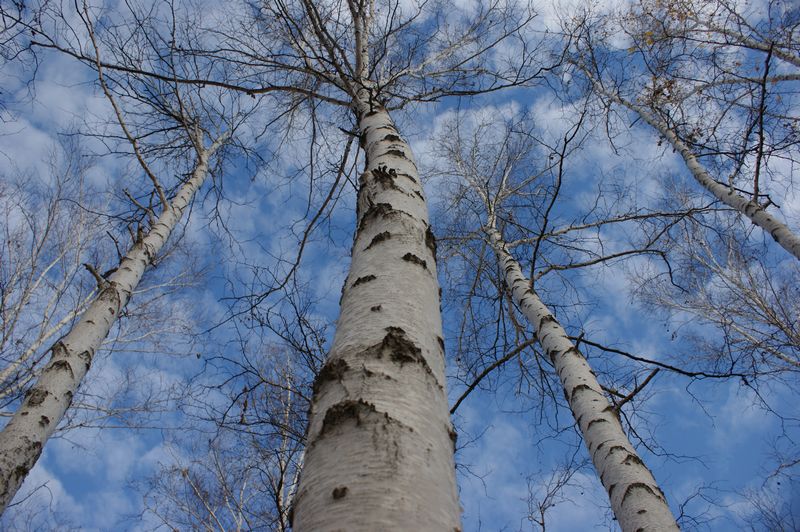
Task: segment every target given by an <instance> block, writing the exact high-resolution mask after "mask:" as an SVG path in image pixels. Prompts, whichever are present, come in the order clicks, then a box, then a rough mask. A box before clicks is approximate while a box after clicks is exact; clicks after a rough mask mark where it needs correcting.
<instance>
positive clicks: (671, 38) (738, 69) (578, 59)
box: [573, 0, 800, 259]
mask: <svg viewBox="0 0 800 532" xmlns="http://www.w3.org/2000/svg"><path fill="white" fill-rule="evenodd" d="M581 20H582V22H580V23H578V24H577V25H576V27H575V28H573V31H575V32H576V34H579V35H580V37H578V38H577V39H576V41H575V42H576V44H577V51H576V56H575V59H574V64H575V65H577V70H578V72H579V73H580V74H581V75H582V76H584V77H585V78H586V79H587V80H588V82H589V84H590V85H591V88H592V90H593V91H594V92H595V93H596V94H597V95H598V96H599V97H600V98H601V99H602V100H604V101H605V102H607V105H609V106H610V105H612V104H613V105H618V106H620V107H621V108H623V109H625V110H626V111H628V112H631V113H633V114H634V115H635V116H637V117H638V119H639V120H641V121H642V122H644V123H646V124H648V125H649V126H650V127H651V128H653V129H654V130H655V131H656V132H657V133H658V135H659V136H660V138H661V139H663V140H664V141H665V142H666V143H667V144H668V145H669V146H670V147H671V148H672V151H673V152H675V153H677V154H678V155H679V156H680V157H681V159H682V160H683V162H684V164H685V165H686V168H687V169H688V171H689V172H690V174H691V176H692V177H693V179H694V180H695V181H696V182H697V183H698V184H699V185H700V186H701V187H703V188H704V189H705V190H706V191H707V192H708V193H710V194H711V195H712V196H713V197H714V198H715V199H716V200H717V201H719V202H720V203H722V204H724V205H726V206H728V207H730V208H731V209H733V210H734V211H736V212H738V213H740V214H741V215H742V216H744V217H746V218H747V219H749V220H750V221H751V222H752V223H753V224H754V225H756V226H758V227H760V228H761V229H763V230H764V232H765V233H766V234H768V235H770V236H771V237H772V238H773V239H774V240H775V241H776V242H777V243H778V244H779V245H780V246H781V247H783V248H784V249H785V250H786V251H787V252H789V253H790V254H791V255H793V256H794V257H795V258H797V259H800V236H799V235H798V232H797V229H796V228H792V227H791V225H789V224H787V222H786V221H784V220H783V219H782V218H784V217H783V216H781V215H779V214H778V212H777V211H776V210H775V206H776V204H779V203H780V200H779V199H778V198H779V197H780V196H782V190H785V189H786V187H787V186H789V182H790V181H791V177H790V176H788V175H786V172H785V170H784V169H783V165H784V164H786V163H787V162H789V161H796V159H797V120H798V119H797V116H796V114H795V113H794V112H793V110H792V108H791V105H790V104H789V102H790V101H791V100H792V98H793V91H794V88H793V86H794V84H795V83H796V82H797V80H798V79H800V78H799V77H798V73H797V67H798V65H800V56H798V55H797V50H796V46H795V45H794V44H793V43H794V40H795V39H796V36H795V33H796V25H795V23H794V22H793V19H792V16H791V14H790V13H789V12H788V11H786V10H784V9H783V8H782V7H780V6H778V5H770V7H769V9H768V10H767V12H766V13H759V12H757V11H753V10H748V8H747V7H745V6H741V7H737V6H734V5H733V4H731V3H729V2H727V1H726V0H710V1H705V2H699V3H690V2H680V1H676V2H672V1H670V2H649V1H644V2H641V3H639V4H637V5H636V6H634V7H633V8H632V9H631V11H630V12H628V13H622V14H620V15H619V16H618V17H617V18H610V19H603V18H598V17H594V16H593V15H586V16H584V17H583V18H582V19H581ZM617 29H619V30H620V31H622V32H624V34H626V37H627V38H628V39H629V40H630V46H629V48H627V50H620V49H618V48H616V47H615V46H614V45H613V44H610V43H609V39H608V38H607V36H608V35H610V34H611V33H612V32H614V31H617ZM623 73H624V74H623ZM771 190H772V191H774V192H772V193H771V192H770V191H771ZM771 194H772V195H771Z"/></svg>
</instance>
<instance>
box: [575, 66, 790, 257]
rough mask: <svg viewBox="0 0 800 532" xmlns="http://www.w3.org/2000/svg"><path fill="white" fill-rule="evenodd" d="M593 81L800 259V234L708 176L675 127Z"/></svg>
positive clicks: (723, 199)
mask: <svg viewBox="0 0 800 532" xmlns="http://www.w3.org/2000/svg"><path fill="white" fill-rule="evenodd" d="M590 79H591V78H590ZM592 82H593V83H594V86H595V88H597V90H598V91H599V92H600V93H601V94H603V95H604V96H606V97H607V98H610V99H611V100H613V101H615V102H617V103H619V104H620V105H622V106H624V107H627V108H628V109H630V110H631V111H633V112H635V113H636V114H638V115H639V116H640V117H641V118H642V120H644V121H645V122H647V123H648V124H650V126H652V127H653V128H654V129H655V130H656V131H658V132H659V133H660V134H661V135H662V136H663V137H664V138H666V139H667V141H668V142H669V143H670V145H672V147H673V148H674V149H675V151H677V152H678V153H680V155H681V157H682V158H683V161H684V162H685V163H686V167H687V168H688V169H689V171H690V172H691V173H692V176H693V177H694V179H695V180H696V181H697V182H698V183H700V185H702V186H703V187H704V188H705V189H706V190H708V191H709V192H710V193H711V194H712V195H713V196H714V197H715V198H717V200H719V201H721V202H722V203H724V204H725V205H727V206H728V207H730V208H732V209H734V210H736V211H738V212H740V213H741V214H743V215H745V216H747V218H749V219H750V221H751V222H753V224H754V225H757V226H758V227H760V228H761V229H763V230H764V231H766V232H767V233H769V234H770V235H771V236H772V238H774V239H775V242H777V243H778V244H780V245H781V247H783V249H785V250H786V251H788V252H789V253H791V254H792V255H794V257H795V258H797V259H798V260H800V235H798V234H796V233H794V232H793V231H792V230H791V229H789V228H788V227H787V226H786V225H785V224H783V223H781V222H780V221H778V220H777V219H776V218H775V217H774V216H772V215H771V214H769V213H768V212H767V210H766V209H765V208H764V207H762V206H761V205H760V204H759V203H758V202H757V201H756V200H754V199H748V198H746V197H744V196H742V195H741V194H739V193H738V192H737V191H736V190H734V189H733V188H732V187H728V186H725V185H723V184H721V183H718V182H717V181H716V180H715V179H714V178H713V177H712V176H711V174H709V173H708V171H707V170H706V169H705V167H704V166H703V165H702V163H701V162H700V161H699V160H698V159H697V157H696V156H695V154H694V153H692V150H691V149H690V148H689V146H688V145H687V144H686V143H685V142H683V141H682V140H681V139H680V138H679V137H678V135H676V134H675V132H674V131H673V130H672V129H671V128H669V127H667V125H666V124H665V123H664V122H663V121H662V120H660V119H658V118H657V117H656V116H653V114H652V113H649V112H648V111H647V110H645V109H643V108H641V107H640V106H638V105H634V104H632V103H630V102H628V101H627V100H624V99H622V98H620V97H619V96H617V95H616V94H613V93H611V92H608V91H606V90H605V89H603V88H602V87H600V85H599V84H598V83H596V82H595V81H594V79H592Z"/></svg>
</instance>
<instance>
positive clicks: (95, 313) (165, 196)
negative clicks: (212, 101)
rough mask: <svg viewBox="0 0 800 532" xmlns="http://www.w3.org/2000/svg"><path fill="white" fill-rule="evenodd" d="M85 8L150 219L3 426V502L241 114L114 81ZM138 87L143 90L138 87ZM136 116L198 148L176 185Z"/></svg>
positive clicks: (165, 89)
mask: <svg viewBox="0 0 800 532" xmlns="http://www.w3.org/2000/svg"><path fill="white" fill-rule="evenodd" d="M81 16H82V17H84V18H83V20H84V23H85V25H86V31H87V35H88V40H89V43H90V45H92V46H93V47H94V50H95V62H94V66H95V67H96V69H97V73H98V79H99V85H100V88H101V90H102V91H103V93H105V95H106V96H107V97H108V100H109V103H110V105H111V108H112V110H113V114H114V116H115V117H116V120H117V123H118V126H119V128H120V129H121V131H122V137H123V139H125V140H126V141H127V142H128V144H129V146H130V149H131V151H132V155H133V156H134V157H135V159H136V160H137V161H138V163H139V166H140V170H141V171H142V172H143V173H144V175H145V176H147V178H148V179H149V181H150V183H151V186H152V195H150V198H151V201H150V203H149V204H142V203H139V202H138V201H137V200H136V199H135V198H134V197H133V196H130V198H131V201H132V202H133V203H134V204H135V205H136V207H137V208H138V209H140V210H141V213H142V216H143V217H144V219H143V220H142V221H141V223H139V224H138V227H136V228H135V231H134V230H133V228H132V234H131V236H132V242H131V245H130V247H129V249H128V250H127V252H125V254H124V255H123V256H122V257H121V259H120V262H119V264H118V265H117V266H116V267H115V268H113V269H112V270H111V271H110V272H109V273H108V274H104V275H101V274H100V273H98V272H97V271H96V270H94V268H92V267H91V266H87V268H88V269H89V270H90V271H91V273H92V275H94V277H95V280H96V283H97V294H96V296H95V297H94V298H93V300H92V301H91V302H90V303H88V304H87V306H86V310H85V311H84V312H83V313H82V314H81V316H80V318H79V319H77V320H76V321H75V323H74V324H73V325H72V326H71V328H70V329H69V331H68V332H67V333H66V334H65V335H64V336H62V337H61V339H59V340H58V341H57V342H56V343H55V344H54V345H53V346H52V347H51V349H50V352H51V359H50V362H49V363H48V364H47V365H46V366H45V367H44V369H43V371H42V373H41V375H40V376H39V377H38V379H37V381H36V383H35V384H34V385H33V387H32V388H31V389H30V390H29V391H28V393H27V394H26V396H25V398H24V400H23V401H22V404H21V405H20V407H19V409H18V410H17V412H16V413H15V415H14V417H13V418H12V419H11V420H10V421H9V423H8V424H7V425H6V426H5V428H4V429H3V432H2V434H0V461H1V463H2V467H1V468H0V470H1V471H2V480H1V482H0V494H1V495H0V502H1V504H2V507H3V508H5V507H6V506H7V505H8V504H9V502H10V501H11V499H12V498H13V496H14V494H15V493H16V491H17V490H18V489H19V487H20V485H21V484H22V481H23V480H24V479H25V477H26V475H27V473H28V472H29V471H30V469H31V467H33V465H34V464H35V463H36V460H37V459H38V458H39V456H40V454H41V452H42V450H43V447H44V445H45V444H46V442H47V440H48V439H49V438H50V437H51V436H52V434H53V433H54V431H55V430H56V428H57V427H58V425H59V422H60V421H61V420H62V418H63V417H64V414H65V412H66V410H67V409H68V408H69V406H70V404H71V403H72V401H73V398H74V396H75V394H76V392H77V390H78V387H79V386H80V384H81V382H82V380H83V378H84V377H85V375H86V374H87V372H88V371H89V368H90V366H91V363H92V359H93V357H94V355H95V353H96V352H97V350H98V348H99V347H100V345H101V343H102V342H103V340H104V339H105V338H106V336H107V335H108V334H109V331H110V330H111V328H112V327H113V326H114V323H115V321H116V320H117V318H118V316H119V315H120V313H121V312H122V311H123V310H124V309H125V306H126V304H127V303H128V300H129V299H130V297H131V295H132V293H133V292H134V290H135V289H136V287H137V285H138V284H139V282H140V280H141V278H142V276H143V275H144V273H145V271H146V270H147V269H148V267H149V266H150V265H152V264H153V263H154V261H156V260H157V258H158V256H159V252H160V251H161V250H162V249H163V247H164V245H165V243H166V242H167V240H168V239H169V237H170V235H171V233H172V232H173V231H174V230H175V228H176V227H177V226H178V224H179V223H180V221H181V218H182V217H183V214H184V212H185V211H186V209H187V208H188V207H189V205H190V204H191V202H192V199H193V198H194V196H195V194H196V193H197V191H198V190H199V189H200V188H201V187H202V186H203V184H204V183H205V182H206V180H207V178H208V176H209V174H210V170H211V168H212V165H213V164H214V157H215V156H216V155H217V154H218V152H219V151H220V149H221V148H222V147H223V146H224V145H225V143H226V142H228V141H229V139H230V136H231V133H232V131H233V128H234V127H235V125H236V124H237V122H236V120H237V118H240V117H237V115H236V113H237V112H238V110H237V106H236V105H235V104H234V105H233V106H232V107H231V110H232V111H233V114H232V113H231V111H230V110H225V108H224V107H223V108H222V111H221V112H219V111H217V113H216V115H214V114H213V113H212V114H208V115H205V116H204V115H203V114H201V113H209V112H210V111H211V109H212V108H211V107H209V106H206V105H203V103H202V100H201V99H199V98H198V97H197V95H194V97H192V96H191V95H188V94H185V93H184V92H183V91H180V90H178V89H177V88H176V86H175V85H174V84H173V85H169V84H161V85H158V84H156V85H153V84H148V83H147V82H145V83H144V84H139V85H138V86H137V82H136V81H130V80H129V82H128V84H127V85H120V86H115V85H113V81H111V80H110V79H109V78H108V77H106V76H105V75H104V69H103V68H102V59H101V51H100V48H99V45H98V41H97V39H96V38H95V33H94V27H93V25H92V23H91V19H90V17H91V14H90V12H89V10H88V9H86V10H84V11H83V12H82V13H81ZM115 89H124V90H130V91H131V93H130V94H131V95H132V98H131V100H132V101H133V102H135V103H136V104H137V105H138V107H134V108H133V112H132V113H131V114H130V115H127V116H126V114H125V110H124V109H123V108H122V106H121V104H120V103H119V101H118V98H117V97H115V95H114V91H115ZM137 89H138V90H139V91H140V92H138V93H137ZM148 112H149V113H150V114H149V115H147V113H148ZM131 116H133V117H136V118H144V117H145V116H147V118H148V119H149V120H147V121H145V122H144V123H145V124H148V125H149V127H151V128H153V129H156V130H157V131H159V132H160V133H162V135H163V136H162V139H163V138H164V137H166V138H167V139H168V140H167V142H168V145H169V146H171V149H172V150H173V153H175V142H174V138H175V135H176V134H177V135H178V138H179V139H180V138H182V139H183V145H182V146H181V144H178V149H179V150H180V149H183V150H186V148H189V149H191V150H192V152H194V157H193V159H194V160H193V163H192V166H193V168H192V170H191V171H190V173H189V175H188V176H187V177H186V178H185V179H183V180H181V181H180V182H179V183H177V187H175V188H174V190H170V188H167V187H166V185H165V184H164V180H162V179H159V177H157V175H156V170H154V169H153V167H152V166H151V165H150V164H148V162H147V160H146V157H145V155H146V153H147V152H146V151H145V149H144V146H145V143H144V141H142V140H141V139H142V136H144V135H146V132H145V131H135V130H134V129H132V127H131V123H130V122H129V119H130V118H131ZM153 116H158V117H161V122H155V123H154V122H152V121H150V120H152V117H153ZM164 119H167V120H171V121H172V124H171V125H167V126H166V127H164V121H163V120H164ZM171 136H172V139H170V137H171ZM170 142H171V144H170ZM145 197H147V196H145ZM156 213H158V214H156Z"/></svg>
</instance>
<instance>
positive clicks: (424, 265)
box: [403, 252, 428, 270]
mask: <svg viewBox="0 0 800 532" xmlns="http://www.w3.org/2000/svg"><path fill="white" fill-rule="evenodd" d="M403 260H404V261H406V262H411V263H414V264H417V265H419V266H422V269H423V270H427V269H428V263H427V262H425V261H424V260H423V259H421V258H419V257H417V256H416V255H414V254H413V253H411V252H409V253H406V254H405V255H403Z"/></svg>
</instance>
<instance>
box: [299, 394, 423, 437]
mask: <svg viewBox="0 0 800 532" xmlns="http://www.w3.org/2000/svg"><path fill="white" fill-rule="evenodd" d="M368 417H376V418H377V419H378V420H379V422H380V423H381V424H382V425H383V426H384V427H388V426H391V425H394V426H396V427H398V428H404V429H407V430H408V431H410V432H413V431H414V429H413V428H411V427H409V426H408V425H406V424H405V423H403V422H402V421H400V420H399V419H396V418H394V417H392V416H390V415H389V413H388V412H381V411H379V410H378V409H377V408H375V405H374V404H373V403H370V402H367V401H365V400H363V399H360V398H359V399H357V400H352V399H346V400H344V401H341V402H339V403H336V404H335V405H333V406H331V407H330V408H328V410H327V411H326V412H325V418H324V419H323V420H322V428H321V429H320V431H319V434H318V435H317V437H316V438H315V439H314V441H313V442H311V444H310V445H311V446H313V445H314V444H315V443H316V442H318V441H319V440H321V439H322V438H323V437H325V435H327V434H329V433H330V432H332V431H333V430H335V429H336V427H338V426H340V425H342V424H343V423H347V422H348V421H352V422H355V425H356V426H357V427H360V426H362V425H363V424H364V421H365V420H366V419H367V418H368Z"/></svg>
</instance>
